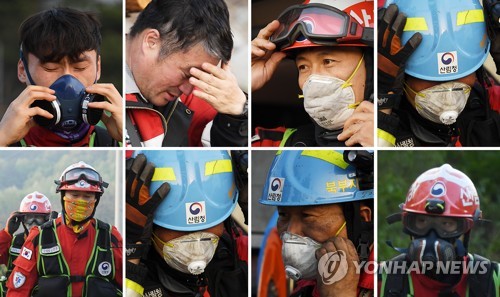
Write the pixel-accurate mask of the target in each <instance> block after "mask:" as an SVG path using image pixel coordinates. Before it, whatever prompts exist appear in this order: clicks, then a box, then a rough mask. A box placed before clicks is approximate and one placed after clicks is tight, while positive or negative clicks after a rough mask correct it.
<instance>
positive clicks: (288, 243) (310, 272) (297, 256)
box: [281, 222, 346, 280]
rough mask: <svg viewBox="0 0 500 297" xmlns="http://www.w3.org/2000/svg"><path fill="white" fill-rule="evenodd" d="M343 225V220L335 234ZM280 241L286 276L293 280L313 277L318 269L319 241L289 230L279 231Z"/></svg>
mask: <svg viewBox="0 0 500 297" xmlns="http://www.w3.org/2000/svg"><path fill="white" fill-rule="evenodd" d="M345 225H346V223H345V222H344V224H343V225H342V227H340V229H339V230H338V231H337V233H336V234H335V236H337V235H339V233H340V231H342V229H344V227H345ZM281 242H282V243H283V247H282V249H281V254H282V256H283V263H284V264H285V272H286V274H287V275H288V277H290V278H291V279H293V280H299V279H315V278H316V274H317V271H318V261H317V260H316V250H317V249H319V248H320V247H321V243H319V242H316V241H314V240H313V239H311V238H309V237H303V236H300V235H297V234H293V233H290V232H283V233H281Z"/></svg>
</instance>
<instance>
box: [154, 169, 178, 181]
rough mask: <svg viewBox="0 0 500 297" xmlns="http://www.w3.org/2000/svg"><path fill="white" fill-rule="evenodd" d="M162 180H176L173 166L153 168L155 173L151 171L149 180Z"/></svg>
mask: <svg viewBox="0 0 500 297" xmlns="http://www.w3.org/2000/svg"><path fill="white" fill-rule="evenodd" d="M163 180H170V181H174V180H176V178H175V173H174V168H172V167H163V168H156V169H155V173H153V177H152V178H151V181H163Z"/></svg>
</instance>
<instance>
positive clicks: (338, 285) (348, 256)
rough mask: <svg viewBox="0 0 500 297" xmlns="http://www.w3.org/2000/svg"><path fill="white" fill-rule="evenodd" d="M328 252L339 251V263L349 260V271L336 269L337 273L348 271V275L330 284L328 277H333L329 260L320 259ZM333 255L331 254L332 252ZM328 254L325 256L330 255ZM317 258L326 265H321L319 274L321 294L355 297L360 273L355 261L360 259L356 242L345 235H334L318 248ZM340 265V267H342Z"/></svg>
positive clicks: (318, 283) (318, 287)
mask: <svg viewBox="0 0 500 297" xmlns="http://www.w3.org/2000/svg"><path fill="white" fill-rule="evenodd" d="M328 253H337V254H338V255H339V257H340V262H339V263H337V265H339V264H340V263H342V262H343V261H347V272H345V270H344V271H342V270H343V269H338V270H336V273H346V275H345V276H344V277H343V278H342V279H339V280H338V281H336V282H333V283H332V284H328V279H329V277H331V275H329V264H330V263H329V262H328V260H327V259H324V260H326V262H324V261H320V259H321V257H323V256H325V255H326V254H328ZM330 255H331V254H330ZM330 255H326V256H325V257H329V256H330ZM316 259H317V260H318V265H320V263H324V264H325V266H326V267H319V266H318V271H319V274H318V276H317V289H318V292H319V296H322V297H324V296H325V297H326V296H335V297H344V296H345V297H354V296H356V294H357V289H358V282H359V273H358V272H357V271H356V265H355V264H354V262H355V261H356V262H357V261H359V258H358V253H357V252H356V248H355V247H354V244H353V243H352V242H351V241H350V240H349V239H348V238H344V237H333V238H330V239H328V240H327V241H326V242H324V243H323V244H322V246H321V248H319V249H317V250H316ZM341 267H342V266H339V267H338V268H341Z"/></svg>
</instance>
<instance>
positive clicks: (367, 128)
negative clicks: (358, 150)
mask: <svg viewBox="0 0 500 297" xmlns="http://www.w3.org/2000/svg"><path fill="white" fill-rule="evenodd" d="M373 127H374V108H373V103H371V102H369V101H366V100H365V101H363V102H361V103H360V104H359V106H358V107H356V109H355V110H354V113H353V114H352V115H351V116H350V117H349V118H348V119H347V121H346V122H345V124H344V130H343V131H342V133H340V134H339V136H338V137H337V139H338V140H340V141H345V145H346V146H354V145H356V144H360V145H361V146H364V147H367V146H373Z"/></svg>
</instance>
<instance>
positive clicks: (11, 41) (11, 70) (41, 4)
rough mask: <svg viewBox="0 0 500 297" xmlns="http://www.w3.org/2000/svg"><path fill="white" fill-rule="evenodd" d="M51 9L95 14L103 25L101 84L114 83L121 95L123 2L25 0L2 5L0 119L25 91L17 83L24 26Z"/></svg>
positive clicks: (0, 18) (111, 0)
mask: <svg viewBox="0 0 500 297" xmlns="http://www.w3.org/2000/svg"><path fill="white" fill-rule="evenodd" d="M51 7H72V8H76V9H80V10H84V11H91V12H94V13H96V15H97V17H98V18H99V20H100V21H101V34H102V47H101V79H100V80H99V82H101V83H112V84H114V85H115V87H116V89H117V90H118V91H119V92H120V93H122V72H123V59H122V52H123V51H122V44H123V42H122V40H123V33H122V23H123V21H122V15H123V13H122V11H123V9H122V1H121V0H86V1H76V0H25V1H3V2H2V5H0V117H1V115H3V114H4V113H5V110H6V109H7V107H8V106H9V104H10V102H12V100H14V99H15V98H17V96H18V95H19V94H20V93H21V92H22V90H23V89H24V88H25V87H26V86H25V85H24V84H22V83H21V82H19V80H18V79H17V62H18V61H19V35H18V29H19V26H20V25H21V23H22V22H23V21H24V20H25V19H26V18H28V17H29V16H31V15H32V14H35V13H37V12H40V11H42V10H45V9H48V8H51Z"/></svg>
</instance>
